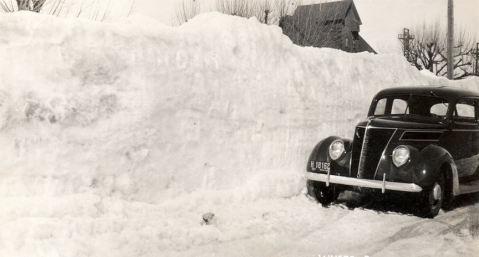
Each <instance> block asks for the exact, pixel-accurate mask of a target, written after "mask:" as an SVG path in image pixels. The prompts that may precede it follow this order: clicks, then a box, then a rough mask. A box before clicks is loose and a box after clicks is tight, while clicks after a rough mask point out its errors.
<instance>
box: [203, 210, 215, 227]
mask: <svg viewBox="0 0 479 257" xmlns="http://www.w3.org/2000/svg"><path fill="white" fill-rule="evenodd" d="M215 221H216V218H215V214H214V213H211V212H208V213H205V214H203V222H204V224H206V225H211V224H214V223H215Z"/></svg>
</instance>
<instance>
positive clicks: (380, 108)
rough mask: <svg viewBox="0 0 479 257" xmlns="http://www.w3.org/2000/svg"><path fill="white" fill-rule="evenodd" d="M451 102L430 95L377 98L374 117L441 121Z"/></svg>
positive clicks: (432, 94)
mask: <svg viewBox="0 0 479 257" xmlns="http://www.w3.org/2000/svg"><path fill="white" fill-rule="evenodd" d="M448 107H449V102H448V101H447V100H446V99H445V98H441V97H438V96H436V95H435V94H434V93H433V92H431V93H430V94H428V95H415V94H407V95H392V96H385V97H382V98H378V99H376V106H375V109H374V112H373V116H374V117H385V118H391V119H401V120H407V121H413V122H414V121H417V122H441V121H442V120H444V119H445V118H446V115H447V110H448Z"/></svg>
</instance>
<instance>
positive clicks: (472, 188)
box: [459, 180, 479, 195]
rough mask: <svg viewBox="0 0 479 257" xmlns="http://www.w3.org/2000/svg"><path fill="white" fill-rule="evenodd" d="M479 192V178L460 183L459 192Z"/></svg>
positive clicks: (461, 193)
mask: <svg viewBox="0 0 479 257" xmlns="http://www.w3.org/2000/svg"><path fill="white" fill-rule="evenodd" d="M475 192H479V180H475V181H471V182H468V183H463V184H459V194H460V195H463V194H470V193H475Z"/></svg>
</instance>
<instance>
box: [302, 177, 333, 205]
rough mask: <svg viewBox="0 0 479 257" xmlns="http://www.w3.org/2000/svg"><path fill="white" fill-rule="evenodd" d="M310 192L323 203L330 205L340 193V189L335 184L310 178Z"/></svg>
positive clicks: (308, 185)
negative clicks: (327, 184)
mask: <svg viewBox="0 0 479 257" xmlns="http://www.w3.org/2000/svg"><path fill="white" fill-rule="evenodd" d="M307 183H308V184H307V187H308V194H309V195H310V196H312V197H313V198H314V199H316V201H318V202H319V203H320V204H322V205H328V204H330V203H332V202H334V201H335V200H336V199H337V198H338V196H339V193H340V190H339V189H338V188H336V186H334V185H331V184H330V185H329V187H327V186H326V183H324V182H318V181H312V180H308V182H307Z"/></svg>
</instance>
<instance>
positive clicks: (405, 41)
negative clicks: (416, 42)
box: [398, 28, 414, 61]
mask: <svg viewBox="0 0 479 257" xmlns="http://www.w3.org/2000/svg"><path fill="white" fill-rule="evenodd" d="M398 39H399V40H400V41H401V43H402V45H403V54H404V57H406V59H408V61H409V58H408V56H407V52H408V51H409V41H412V40H413V39H414V35H410V34H409V29H406V28H404V29H403V33H402V34H399V35H398Z"/></svg>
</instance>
